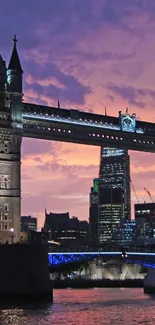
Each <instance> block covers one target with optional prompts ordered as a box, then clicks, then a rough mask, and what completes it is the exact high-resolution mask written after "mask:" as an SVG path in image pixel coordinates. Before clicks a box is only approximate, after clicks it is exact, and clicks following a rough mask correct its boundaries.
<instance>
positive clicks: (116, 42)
mask: <svg viewBox="0 0 155 325" xmlns="http://www.w3.org/2000/svg"><path fill="white" fill-rule="evenodd" d="M0 30H1V31H2V33H1V40H0V54H1V55H2V57H3V59H5V60H6V62H7V63H8V61H9V58H10V55H11V51H12V37H13V34H14V33H15V34H16V35H17V38H18V44H17V45H18V52H19V55H20V60H21V64H22V67H23V70H24V75H23V79H24V83H23V87H24V101H27V102H31V103H36V104H42V105H49V106H57V99H59V101H60V106H61V107H63V108H75V109H80V110H83V111H88V112H89V111H91V112H94V113H99V114H102V113H103V114H104V109H105V108H104V107H105V105H106V107H107V114H108V115H112V116H118V111H120V110H122V112H125V110H126V107H129V113H131V114H132V113H136V116H137V119H141V120H145V121H151V122H152V121H153V122H155V1H154V0H125V1H124V0H84V1H82V0H44V1H42V0H33V1H32V0H31V1H30V0H26V1H19V0H12V1H10V0H1V11H0ZM130 156H131V178H132V181H133V184H134V187H135V189H136V192H137V196H138V198H139V200H140V202H144V200H146V201H148V202H149V201H150V200H149V198H148V196H147V194H146V193H145V191H144V187H146V188H148V190H149V191H150V192H151V194H152V196H153V198H155V156H154V155H153V154H151V153H140V152H130ZM99 161H100V148H98V147H93V146H86V145H77V144H71V143H60V142H54V141H45V140H42V141H41V140H33V139H23V141H22V215H32V216H36V217H38V225H39V228H40V227H41V226H42V225H43V222H44V210H45V207H46V209H47V211H48V212H49V211H52V212H67V211H69V212H70V216H77V217H78V218H79V219H81V220H83V219H86V220H87V219H88V216H89V192H90V187H91V186H92V182H93V178H95V177H98V172H99ZM132 203H137V201H136V198H135V196H134V193H132Z"/></svg>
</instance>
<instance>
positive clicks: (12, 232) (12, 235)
mask: <svg viewBox="0 0 155 325" xmlns="http://www.w3.org/2000/svg"><path fill="white" fill-rule="evenodd" d="M10 232H11V244H13V238H14V228H11V229H10Z"/></svg>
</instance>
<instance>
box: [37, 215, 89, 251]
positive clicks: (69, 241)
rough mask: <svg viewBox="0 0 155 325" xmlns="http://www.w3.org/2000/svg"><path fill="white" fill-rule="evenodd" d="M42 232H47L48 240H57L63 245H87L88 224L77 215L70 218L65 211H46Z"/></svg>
mask: <svg viewBox="0 0 155 325" xmlns="http://www.w3.org/2000/svg"><path fill="white" fill-rule="evenodd" d="M42 232H44V233H48V237H49V240H51V241H55V242H59V243H60V244H61V245H63V246H65V247H75V248H77V247H79V246H88V242H89V224H88V222H87V221H80V220H78V218H77V217H72V218H70V216H69V212H66V213H52V212H50V213H47V211H46V210H45V222H44V227H43V229H42Z"/></svg>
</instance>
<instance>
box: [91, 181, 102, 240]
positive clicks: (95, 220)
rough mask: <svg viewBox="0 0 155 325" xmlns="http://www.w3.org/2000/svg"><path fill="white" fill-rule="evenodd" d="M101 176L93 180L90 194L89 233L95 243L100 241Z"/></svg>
mask: <svg viewBox="0 0 155 325" xmlns="http://www.w3.org/2000/svg"><path fill="white" fill-rule="evenodd" d="M99 182H100V180H99V178H95V179H94V181H93V187H91V192H90V196H89V202H90V204H89V235H90V240H91V242H92V245H93V244H98V242H99V195H98V194H99Z"/></svg>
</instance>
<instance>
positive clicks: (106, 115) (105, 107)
mask: <svg viewBox="0 0 155 325" xmlns="http://www.w3.org/2000/svg"><path fill="white" fill-rule="evenodd" d="M104 115H105V116H107V108H106V106H105V114H104Z"/></svg>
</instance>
